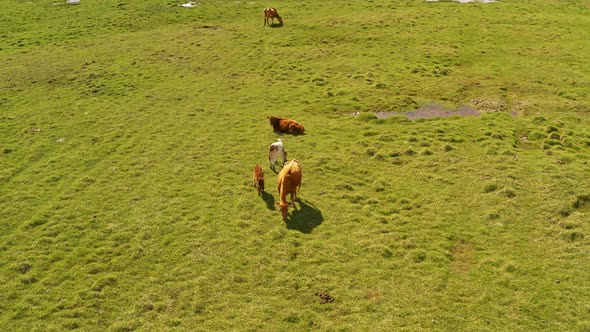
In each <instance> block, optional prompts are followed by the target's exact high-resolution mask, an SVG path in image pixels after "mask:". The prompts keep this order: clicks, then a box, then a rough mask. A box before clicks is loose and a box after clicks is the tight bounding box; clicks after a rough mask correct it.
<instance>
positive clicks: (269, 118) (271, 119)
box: [266, 115, 279, 127]
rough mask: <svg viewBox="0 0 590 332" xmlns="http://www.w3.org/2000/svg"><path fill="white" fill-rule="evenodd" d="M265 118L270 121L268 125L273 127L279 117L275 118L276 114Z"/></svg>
mask: <svg viewBox="0 0 590 332" xmlns="http://www.w3.org/2000/svg"><path fill="white" fill-rule="evenodd" d="M266 118H267V119H268V121H270V125H271V126H273V127H275V126H276V125H278V123H279V118H277V117H276V116H272V115H269V116H267V117H266Z"/></svg>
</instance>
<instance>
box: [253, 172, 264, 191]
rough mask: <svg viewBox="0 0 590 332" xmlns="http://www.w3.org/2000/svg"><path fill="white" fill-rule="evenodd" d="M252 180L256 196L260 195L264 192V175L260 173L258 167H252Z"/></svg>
mask: <svg viewBox="0 0 590 332" xmlns="http://www.w3.org/2000/svg"><path fill="white" fill-rule="evenodd" d="M252 178H253V180H254V187H256V189H258V195H262V193H263V192H264V173H262V167H260V165H256V166H255V167H254V175H253V176H252Z"/></svg>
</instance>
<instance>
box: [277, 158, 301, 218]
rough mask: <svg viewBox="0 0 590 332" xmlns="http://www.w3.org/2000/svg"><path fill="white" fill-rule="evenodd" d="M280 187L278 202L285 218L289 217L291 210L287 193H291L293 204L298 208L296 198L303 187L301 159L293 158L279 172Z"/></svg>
mask: <svg viewBox="0 0 590 332" xmlns="http://www.w3.org/2000/svg"><path fill="white" fill-rule="evenodd" d="M278 189H279V197H280V202H278V203H277V204H278V205H279V207H280V209H281V215H282V216H283V219H287V213H288V212H289V203H288V202H287V195H291V204H293V208H294V209H295V210H297V207H296V206H295V200H296V199H297V193H298V192H299V191H300V189H301V164H300V163H299V161H297V160H295V159H293V160H291V161H290V162H288V163H287V164H285V166H284V167H283V169H282V170H281V172H279V177H278Z"/></svg>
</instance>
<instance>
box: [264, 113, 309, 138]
mask: <svg viewBox="0 0 590 332" xmlns="http://www.w3.org/2000/svg"><path fill="white" fill-rule="evenodd" d="M266 118H267V119H268V120H269V121H270V125H271V126H272V129H273V131H274V132H276V133H287V134H293V135H300V134H303V132H304V131H305V127H303V125H301V124H300V123H298V122H297V121H295V120H291V119H287V118H281V117H278V116H267V117H266Z"/></svg>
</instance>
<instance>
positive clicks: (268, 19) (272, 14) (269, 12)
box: [264, 8, 283, 26]
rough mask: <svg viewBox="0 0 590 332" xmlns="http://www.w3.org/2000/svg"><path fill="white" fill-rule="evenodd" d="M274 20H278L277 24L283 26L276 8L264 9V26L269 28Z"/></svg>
mask: <svg viewBox="0 0 590 332" xmlns="http://www.w3.org/2000/svg"><path fill="white" fill-rule="evenodd" d="M275 18H276V19H277V20H279V24H280V25H283V19H282V18H281V16H279V12H277V9H276V8H264V25H265V26H266V24H268V25H269V26H271V25H272V24H274V22H275Z"/></svg>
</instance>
